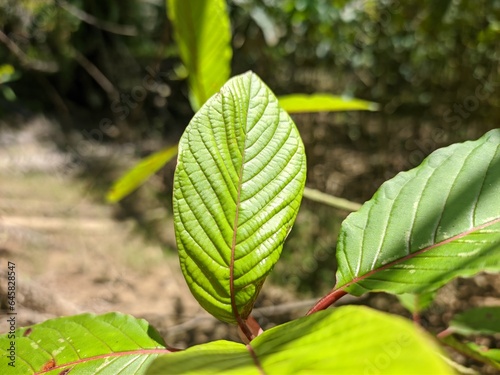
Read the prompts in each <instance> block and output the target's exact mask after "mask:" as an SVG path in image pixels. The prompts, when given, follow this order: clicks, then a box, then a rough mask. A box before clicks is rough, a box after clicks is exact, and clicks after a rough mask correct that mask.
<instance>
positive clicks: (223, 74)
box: [167, 0, 233, 111]
mask: <svg viewBox="0 0 500 375" xmlns="http://www.w3.org/2000/svg"><path fill="white" fill-rule="evenodd" d="M167 6H168V8H167V15H168V17H169V18H170V21H171V22H172V24H173V26H174V34H175V39H176V42H177V45H178V47H179V54H180V57H181V59H182V62H183V63H184V65H185V66H186V68H187V71H188V80H189V88H190V99H191V104H192V107H193V109H194V110H195V111H197V110H198V109H199V108H200V107H201V106H202V105H203V103H205V101H207V100H208V98H210V97H211V96H212V95H213V94H215V93H216V92H217V91H219V89H220V88H221V87H222V85H223V84H224V83H225V82H226V81H227V79H228V78H229V75H230V73H231V57H232V53H233V52H232V49H231V29H230V24H229V17H228V15H227V11H226V1H225V0H189V1H186V0H167Z"/></svg>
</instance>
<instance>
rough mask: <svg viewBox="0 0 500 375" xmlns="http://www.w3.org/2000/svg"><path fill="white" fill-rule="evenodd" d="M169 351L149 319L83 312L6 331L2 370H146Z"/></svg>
mask: <svg viewBox="0 0 500 375" xmlns="http://www.w3.org/2000/svg"><path fill="white" fill-rule="evenodd" d="M12 342H13V343H14V349H13V351H12V353H11V350H10V346H11V345H12ZM168 352H169V350H168V349H166V348H165V343H164V342H163V339H162V338H161V337H160V335H159V334H158V333H157V332H156V331H155V330H154V328H152V327H151V326H150V325H149V324H148V323H147V322H146V321H145V320H142V319H135V318H133V317H131V316H129V315H124V314H120V313H109V314H105V315H100V316H96V315H93V314H83V315H77V316H72V317H66V318H57V319H51V320H47V321H45V322H43V323H40V324H36V325H34V326H31V327H26V328H21V329H18V330H16V338H15V340H13V339H12V338H11V337H9V335H8V334H5V335H2V336H0V355H1V357H2V361H0V373H1V374H42V373H43V374H51V375H55V374H67V373H71V374H97V373H99V374H119V373H127V374H144V372H145V370H146V368H147V366H148V364H149V363H151V362H152V361H153V360H154V359H155V358H156V357H157V356H158V355H159V354H165V353H168ZM11 355H13V356H14V357H13V358H11V357H10V356H11ZM10 362H12V363H14V364H15V367H12V366H9V363H10ZM12 370H14V371H12Z"/></svg>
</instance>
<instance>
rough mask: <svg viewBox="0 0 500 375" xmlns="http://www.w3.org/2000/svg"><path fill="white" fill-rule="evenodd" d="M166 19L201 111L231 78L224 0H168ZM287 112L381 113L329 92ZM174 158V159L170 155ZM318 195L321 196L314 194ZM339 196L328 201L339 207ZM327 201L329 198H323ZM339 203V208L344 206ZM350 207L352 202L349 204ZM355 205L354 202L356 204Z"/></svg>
mask: <svg viewBox="0 0 500 375" xmlns="http://www.w3.org/2000/svg"><path fill="white" fill-rule="evenodd" d="M167 15H168V16H169V18H170V21H171V23H172V25H173V29H174V33H175V39H176V42H177V45H178V47H179V55H180V58H181V60H182V62H183V63H184V66H185V67H186V71H187V73H188V82H189V89H190V91H189V98H190V102H191V107H192V108H193V110H195V111H197V110H198V109H199V108H200V107H201V105H203V104H204V103H205V102H206V101H207V100H208V98H210V97H211V96H212V95H214V94H215V93H216V92H218V91H219V89H220V88H221V87H222V85H223V84H224V83H226V81H227V80H228V79H229V76H230V73H231V72H230V67H231V57H232V48H231V28H230V21H229V16H228V13H227V10H226V3H225V0H192V1H184V0H167ZM279 102H280V105H281V107H282V108H283V109H285V110H286V111H287V112H288V113H303V112H319V111H349V110H351V111H352V110H370V111H373V110H377V108H378V105H377V104H376V103H371V102H367V101H364V100H360V99H352V98H342V97H338V96H334V95H329V94H314V95H302V94H293V95H287V96H283V97H280V98H279ZM172 149H173V148H166V149H164V150H161V151H159V152H157V153H154V154H152V155H150V156H148V157H147V158H146V159H144V160H143V161H141V162H140V163H139V164H138V165H137V166H135V167H133V168H132V169H130V170H129V171H128V172H126V173H125V174H124V175H123V176H122V177H121V178H120V179H119V180H118V181H117V182H115V183H114V184H113V186H112V187H111V189H110V190H109V191H108V193H107V196H106V199H107V200H108V202H112V203H115V202H118V201H119V200H121V199H122V198H124V197H125V196H127V195H128V194H130V193H131V192H132V191H134V190H135V189H137V188H138V187H139V186H141V185H142V184H143V183H144V182H146V181H147V179H148V178H149V177H150V176H151V175H152V174H154V173H156V172H157V171H158V170H159V169H160V168H161V167H162V166H163V165H165V164H166V163H167V162H168V161H170V160H171V159H172V158H173V157H174V156H175V154H170V153H169V150H172ZM166 154H169V155H170V158H166V157H165V155H166ZM312 196H313V197H316V196H317V194H313V195H312ZM339 199H340V198H336V197H333V199H332V198H331V197H327V198H326V201H327V202H328V203H330V202H332V200H333V205H334V206H335V207H337V206H338V204H337V202H338V200H339ZM323 200H324V199H323ZM343 203H344V202H343V201H340V208H344V206H345V205H344V204H343ZM345 203H346V204H347V205H348V207H352V206H353V204H351V203H350V202H345ZM354 206H355V204H354Z"/></svg>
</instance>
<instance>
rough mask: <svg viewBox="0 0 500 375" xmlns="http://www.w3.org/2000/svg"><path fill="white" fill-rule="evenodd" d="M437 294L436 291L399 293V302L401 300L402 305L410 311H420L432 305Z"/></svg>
mask: <svg viewBox="0 0 500 375" xmlns="http://www.w3.org/2000/svg"><path fill="white" fill-rule="evenodd" d="M435 296H436V291H432V292H427V293H421V294H413V293H404V294H399V295H398V299H399V302H401V305H403V306H404V307H405V308H407V309H408V310H409V311H410V312H412V313H419V312H421V311H424V310H425V309H427V308H428V307H429V306H430V305H431V303H432V301H434V297H435Z"/></svg>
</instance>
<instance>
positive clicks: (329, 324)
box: [0, 72, 500, 375]
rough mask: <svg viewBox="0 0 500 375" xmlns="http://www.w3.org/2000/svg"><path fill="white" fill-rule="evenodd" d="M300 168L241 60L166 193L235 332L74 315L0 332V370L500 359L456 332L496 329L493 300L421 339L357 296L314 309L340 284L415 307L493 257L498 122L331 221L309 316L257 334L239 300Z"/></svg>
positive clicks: (348, 365) (199, 284) (266, 261)
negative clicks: (225, 336)
mask: <svg viewBox="0 0 500 375" xmlns="http://www.w3.org/2000/svg"><path fill="white" fill-rule="evenodd" d="M305 176H306V156H305V153H304V148H303V145H302V141H301V138H300V135H299V132H298V131H297V128H296V127H295V124H294V123H293V121H292V120H291V118H290V117H289V115H288V114H287V112H286V111H285V110H284V109H283V108H281V106H280V104H279V102H278V100H277V98H276V97H275V96H274V95H273V93H272V92H271V90H270V89H269V88H268V87H267V86H266V85H265V84H264V83H263V82H262V81H261V80H260V79H259V78H258V77H257V76H256V75H255V74H253V73H251V72H248V73H246V74H243V75H241V76H237V77H235V78H233V79H231V80H230V81H228V82H227V83H226V84H225V85H224V86H223V87H222V89H221V91H220V92H219V93H217V94H215V95H214V96H213V97H212V98H210V99H209V100H208V101H207V102H206V103H205V104H204V105H203V106H202V107H201V109H200V110H199V111H198V112H197V113H196V115H195V116H194V118H193V119H192V121H191V122H190V124H189V126H188V127H187V129H186V131H185V132H184V134H183V136H182V138H181V141H180V143H179V154H178V163H177V168H176V171H175V178H174V194H173V205H174V219H175V220H174V224H175V233H176V239H177V244H178V248H179V257H180V264H181V269H182V272H183V274H184V277H185V279H186V282H187V284H188V285H189V288H190V289H191V292H192V293H193V295H194V296H195V297H196V299H197V300H198V301H199V303H200V304H201V305H202V306H203V307H204V308H205V309H206V310H207V311H208V312H209V313H211V314H212V315H213V316H215V317H216V318H218V319H220V320H222V321H224V322H227V323H228V324H234V325H237V326H238V327H239V330H240V333H241V338H242V341H243V343H237V342H230V341H224V340H221V341H215V342H211V343H207V344H202V345H197V346H193V347H191V348H188V349H186V350H180V349H175V348H171V347H169V346H168V345H167V344H166V343H165V342H164V341H163V339H162V338H161V337H160V335H159V334H158V333H157V332H156V331H155V330H154V328H152V327H151V326H150V325H149V324H148V323H147V322H146V321H144V320H141V319H135V318H133V317H131V316H128V315H123V314H120V313H109V314H105V315H100V316H96V315H93V314H84V315H78V316H73V317H64V318H57V319H52V320H48V321H46V322H43V323H40V324H37V325H34V326H31V327H26V328H21V329H18V330H17V331H16V332H15V337H9V334H5V335H3V336H1V337H0V354H1V355H2V362H1V363H0V373H2V374H3V373H6V374H52V375H55V374H58V375H61V374H65V375H67V374H72V375H74V374H113V375H114V374H118V373H123V374H168V373H193V374H194V373H196V374H200V373H206V374H208V373H210V374H211V373H217V374H219V373H227V374H230V373H232V374H295V373H332V374H354V373H356V374H358V373H359V374H453V373H455V369H454V368H453V366H455V367H457V368H458V367H459V366H458V365H456V364H454V363H453V362H452V361H450V360H449V359H446V357H445V355H444V352H443V350H442V347H441V345H442V344H444V345H448V346H451V347H453V348H456V349H457V350H458V351H460V352H462V353H464V354H466V355H469V356H471V357H473V358H475V359H478V360H481V361H483V362H486V363H488V364H489V365H491V366H494V367H495V368H497V369H499V368H500V361H499V350H498V349H488V348H483V347H479V346H478V345H475V344H474V343H473V342H466V341H465V340H464V339H462V338H461V336H467V335H470V334H492V333H499V332H500V318H499V317H500V308H498V307H488V308H486V307H485V308H478V309H474V310H470V311H468V312H465V313H463V314H461V315H458V316H456V317H455V318H454V319H453V321H452V322H451V324H450V327H449V328H448V329H447V330H446V331H444V332H441V333H440V334H439V335H437V337H434V338H433V337H432V335H431V334H430V333H427V332H425V331H424V330H423V329H422V328H421V327H418V326H417V325H416V324H415V323H414V322H411V321H407V320H405V319H403V318H401V317H398V316H394V315H390V314H387V313H383V312H379V311H376V310H373V309H371V308H368V307H364V306H343V307H338V308H332V309H327V307H329V306H330V305H332V304H333V303H334V302H335V301H337V300H338V299H339V298H341V297H342V296H344V295H346V294H351V295H355V296H361V295H363V294H365V293H368V292H380V291H384V292H387V293H392V294H398V295H404V297H402V298H403V300H405V301H406V302H405V303H406V305H407V306H409V307H410V308H411V309H413V310H414V311H418V310H420V309H422V308H425V305H426V303H427V302H426V301H430V300H432V296H433V293H434V292H435V291H436V290H437V289H438V288H440V287H441V286H443V285H444V284H446V283H447V282H449V281H450V280H452V279H453V278H456V277H458V276H462V277H469V276H472V275H475V274H477V273H478V272H482V271H486V272H498V271H499V270H500V256H499V248H500V200H499V199H498V197H499V195H498V192H499V187H500V130H498V129H496V130H492V131H490V132H488V133H487V134H485V135H484V136H483V137H482V138H480V139H478V140H476V141H469V142H465V143H461V144H454V145H452V146H449V147H446V148H442V149H439V150H437V151H435V152H434V153H432V154H431V155H430V156H429V157H428V158H426V159H425V160H424V161H423V162H422V164H421V165H420V166H418V167H417V168H414V169H412V170H410V171H407V172H402V173H400V174H398V175H397V176H396V177H394V178H393V179H391V180H389V181H387V182H385V183H384V184H383V185H382V186H381V187H380V189H379V190H378V191H377V192H376V193H375V195H374V196H373V198H372V199H371V200H369V201H368V202H366V203H365V204H364V205H363V206H362V207H361V209H359V211H357V212H355V213H352V214H351V215H349V216H348V217H347V218H346V219H345V221H344V222H343V223H342V227H341V231H340V235H339V239H338V245H337V250H336V255H337V262H338V269H337V275H336V283H335V287H334V288H333V290H332V292H331V293H329V294H328V295H326V296H325V297H323V298H321V299H320V300H319V301H318V303H317V304H316V305H314V306H312V307H311V309H310V311H309V313H308V314H307V316H304V317H302V318H299V319H296V320H293V321H290V322H288V323H285V324H282V325H278V326H276V327H274V328H271V329H269V330H267V331H264V332H262V330H261V329H260V327H259V324H258V322H256V321H255V319H254V318H252V315H251V314H252V308H253V305H254V302H255V300H256V298H257V295H258V294H259V291H260V290H261V288H262V286H263V284H264V281H265V279H266V276H267V275H268V274H269V273H270V272H271V270H272V268H273V266H274V265H275V263H276V262H277V261H278V259H279V257H280V254H281V251H282V248H283V243H284V241H285V238H286V236H287V234H288V233H289V231H290V229H291V227H292V225H293V222H294V219H295V217H296V215H297V212H298V210H299V206H300V201H301V198H302V192H303V189H304V184H305ZM285 251H286V250H285ZM332 276H333V275H332ZM409 294H410V298H408V297H409ZM419 297H422V298H421V302H419V301H418V300H419ZM11 348H13V349H11ZM10 352H12V355H11V353H10ZM10 363H12V364H14V365H15V366H16V367H15V368H14V367H11V366H10Z"/></svg>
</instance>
